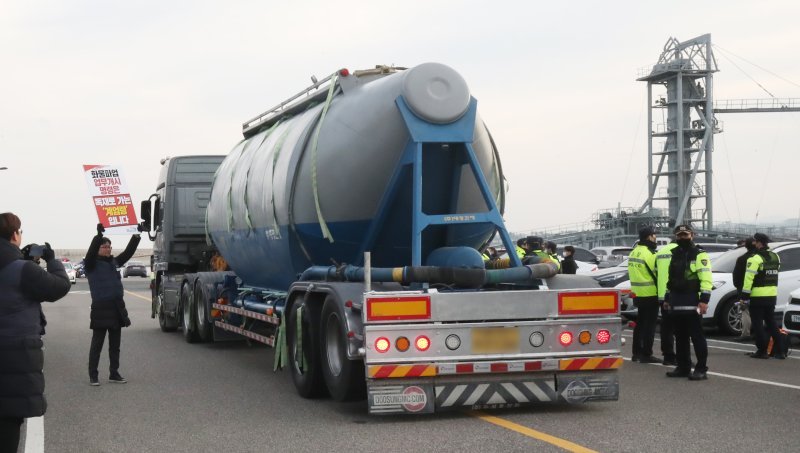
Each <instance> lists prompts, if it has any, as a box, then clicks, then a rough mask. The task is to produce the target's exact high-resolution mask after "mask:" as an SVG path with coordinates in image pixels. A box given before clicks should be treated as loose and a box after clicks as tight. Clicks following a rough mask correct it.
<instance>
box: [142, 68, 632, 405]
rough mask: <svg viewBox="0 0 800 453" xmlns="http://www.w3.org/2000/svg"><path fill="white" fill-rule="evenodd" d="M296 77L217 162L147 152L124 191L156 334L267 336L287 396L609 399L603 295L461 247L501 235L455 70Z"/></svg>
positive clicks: (617, 330)
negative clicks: (134, 188)
mask: <svg viewBox="0 0 800 453" xmlns="http://www.w3.org/2000/svg"><path fill="white" fill-rule="evenodd" d="M312 82H313V85H311V86H310V87H308V88H307V89H305V90H303V91H301V92H299V93H297V94H296V95H294V96H292V97H290V98H288V99H287V100H286V101H284V102H281V103H280V104H279V105H277V106H275V107H274V108H272V109H270V110H267V111H266V112H264V113H262V114H260V115H258V116H256V117H254V118H252V119H250V120H248V121H246V122H245V123H244V124H243V136H244V137H243V139H242V140H241V141H240V142H239V143H238V144H236V145H235V146H234V147H233V149H232V150H231V151H230V152H229V153H228V154H227V155H225V156H178V157H171V158H167V159H164V160H163V161H162V162H161V163H162V168H161V174H160V177H159V181H158V185H157V189H156V192H155V193H154V194H153V195H151V196H150V197H149V199H147V200H145V201H143V202H142V218H143V227H144V229H145V230H146V231H148V234H149V236H150V239H151V240H153V241H154V245H153V255H152V258H151V265H152V270H153V274H154V279H153V281H152V286H151V287H152V316H153V317H154V318H158V322H159V325H160V326H161V330H163V331H165V332H172V331H177V330H179V329H180V330H182V333H183V336H184V338H185V339H186V341H187V342H189V343H196V342H209V341H228V340H234V339H239V340H241V339H247V340H248V341H251V342H252V341H255V342H259V343H264V344H266V345H269V346H272V347H274V348H275V354H274V360H275V364H274V367H275V369H285V368H288V370H289V373H290V374H291V377H292V380H293V382H294V385H295V387H296V389H297V392H298V393H299V394H300V395H301V396H302V397H306V398H315V397H323V396H328V395H329V396H330V397H332V398H333V399H335V400H338V401H345V400H354V399H363V398H365V397H366V400H367V407H368V410H369V412H370V413H371V414H393V413H404V414H413V413H432V412H437V411H444V410H453V409H475V408H480V409H487V408H505V407H519V406H523V405H530V404H534V403H541V402H568V403H582V402H587V401H613V400H617V399H618V395H619V380H618V369H619V367H620V366H621V364H622V357H621V355H620V354H621V352H620V344H621V322H620V318H619V297H620V295H619V293H618V292H617V291H616V290H613V289H605V288H600V287H599V286H598V284H597V283H596V282H595V281H594V279H591V278H587V277H584V276H579V275H578V276H576V275H559V274H557V266H556V265H555V264H554V263H553V262H551V261H549V260H547V259H541V258H535V259H533V260H529V261H526V263H525V264H524V265H523V263H522V262H521V261H520V258H519V257H517V256H516V254H513V253H512V254H510V256H508V257H507V258H505V259H500V260H496V261H491V262H484V261H483V259H482V256H481V253H480V252H479V251H478V250H480V249H481V248H482V247H484V246H485V245H487V244H489V243H490V242H491V241H492V240H495V241H496V240H499V241H501V242H502V243H503V244H504V245H505V248H506V250H510V251H513V250H514V244H513V243H512V239H511V237H510V235H509V233H508V231H507V230H506V228H505V225H504V223H503V218H502V215H503V212H504V209H505V191H506V184H505V179H504V176H503V171H502V167H501V164H500V158H499V154H498V150H497V148H496V146H495V143H494V141H493V139H492V136H491V135H490V133H489V130H488V129H487V127H486V125H485V124H484V122H483V120H482V119H481V117H480V116H479V115H478V112H477V100H476V99H475V98H473V97H472V96H471V94H470V91H469V89H468V86H467V84H466V82H465V80H464V79H463V78H462V77H461V75H459V74H458V73H457V72H456V71H455V70H453V69H452V68H450V67H448V66H445V65H443V64H438V63H425V64H421V65H419V66H416V67H413V68H411V69H405V68H398V67H383V66H379V67H376V68H374V69H368V70H362V71H354V72H350V71H348V70H346V69H342V70H338V71H336V72H334V73H333V74H331V75H330V76H329V77H326V78H324V79H322V80H316V79H314V78H312Z"/></svg>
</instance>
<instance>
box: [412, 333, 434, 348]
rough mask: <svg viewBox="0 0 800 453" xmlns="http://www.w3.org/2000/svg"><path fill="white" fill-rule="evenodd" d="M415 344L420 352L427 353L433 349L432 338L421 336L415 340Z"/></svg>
mask: <svg viewBox="0 0 800 453" xmlns="http://www.w3.org/2000/svg"><path fill="white" fill-rule="evenodd" d="M414 344H415V345H416V346H417V349H419V350H420V351H427V350H428V348H430V347H431V340H430V338H428V337H426V336H425V335H420V336H418V337H417V339H416V340H414Z"/></svg>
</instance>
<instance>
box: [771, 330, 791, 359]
mask: <svg viewBox="0 0 800 453" xmlns="http://www.w3.org/2000/svg"><path fill="white" fill-rule="evenodd" d="M778 331H779V332H780V334H781V335H780V338H781V341H779V342H778V345H777V347H776V346H775V341H774V340H773V339H772V337H770V339H769V344H768V345H767V354H769V355H770V356H774V355H775V354H783V355H785V356H786V357H789V355H791V353H792V338H791V336H789V333H788V332H787V331H785V330H784V329H778Z"/></svg>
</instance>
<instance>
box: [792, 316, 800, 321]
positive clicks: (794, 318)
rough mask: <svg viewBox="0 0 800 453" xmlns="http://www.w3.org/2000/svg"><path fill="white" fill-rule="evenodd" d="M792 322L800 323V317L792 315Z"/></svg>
mask: <svg viewBox="0 0 800 453" xmlns="http://www.w3.org/2000/svg"><path fill="white" fill-rule="evenodd" d="M792 322H800V315H792Z"/></svg>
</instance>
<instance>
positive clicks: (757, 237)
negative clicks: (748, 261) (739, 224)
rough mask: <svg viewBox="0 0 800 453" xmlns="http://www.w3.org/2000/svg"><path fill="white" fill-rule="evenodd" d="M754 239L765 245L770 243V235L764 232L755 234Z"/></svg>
mask: <svg viewBox="0 0 800 453" xmlns="http://www.w3.org/2000/svg"><path fill="white" fill-rule="evenodd" d="M753 240H755V241H758V242H760V243H762V244H764V245H767V244H769V236H767V235H766V234H764V233H756V234H754V235H753Z"/></svg>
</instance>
